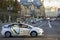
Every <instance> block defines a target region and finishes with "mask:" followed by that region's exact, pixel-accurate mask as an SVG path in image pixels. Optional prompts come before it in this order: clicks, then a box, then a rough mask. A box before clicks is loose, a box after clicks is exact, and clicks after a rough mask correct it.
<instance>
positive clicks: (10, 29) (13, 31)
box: [1, 23, 44, 37]
mask: <svg viewBox="0 0 60 40" xmlns="http://www.w3.org/2000/svg"><path fill="white" fill-rule="evenodd" d="M43 33H44V31H43V29H41V28H38V27H33V26H31V25H28V24H25V23H12V24H7V25H4V26H2V31H1V34H2V36H3V37H11V36H32V37H37V36H42V35H43Z"/></svg>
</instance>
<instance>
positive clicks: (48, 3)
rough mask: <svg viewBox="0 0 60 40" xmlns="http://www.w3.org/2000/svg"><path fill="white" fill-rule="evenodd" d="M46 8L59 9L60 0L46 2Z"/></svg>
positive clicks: (46, 0) (47, 0) (45, 0)
mask: <svg viewBox="0 0 60 40" xmlns="http://www.w3.org/2000/svg"><path fill="white" fill-rule="evenodd" d="M44 6H45V7H47V6H49V7H51V6H57V7H58V8H60V0H44Z"/></svg>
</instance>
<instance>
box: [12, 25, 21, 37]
mask: <svg viewBox="0 0 60 40" xmlns="http://www.w3.org/2000/svg"><path fill="white" fill-rule="evenodd" d="M11 30H12V32H13V34H14V35H17V36H18V35H19V34H20V28H19V26H18V25H13V26H12V27H11Z"/></svg>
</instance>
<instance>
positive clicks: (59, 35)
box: [0, 20, 60, 40]
mask: <svg viewBox="0 0 60 40" xmlns="http://www.w3.org/2000/svg"><path fill="white" fill-rule="evenodd" d="M50 23H51V26H52V27H51V28H50V27H49V25H48V21H47V20H43V21H42V22H40V21H38V22H36V23H35V24H31V25H33V26H35V27H40V28H42V29H43V30H44V36H43V37H40V36H39V37H28V36H26V37H24V36H23V37H11V38H4V39H3V37H2V36H1V34H0V40H8V39H9V40H15V39H16V40H60V21H57V20H55V21H51V22H50ZM2 25H4V24H2V23H0V31H1V26H2Z"/></svg>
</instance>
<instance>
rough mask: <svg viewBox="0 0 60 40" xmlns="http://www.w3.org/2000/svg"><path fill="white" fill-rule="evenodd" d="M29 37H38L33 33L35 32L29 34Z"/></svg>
mask: <svg viewBox="0 0 60 40" xmlns="http://www.w3.org/2000/svg"><path fill="white" fill-rule="evenodd" d="M30 35H31V36H32V37H37V36H38V35H37V32H35V31H33V32H31V33H30Z"/></svg>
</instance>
